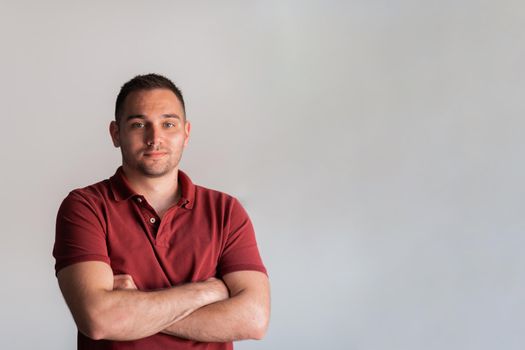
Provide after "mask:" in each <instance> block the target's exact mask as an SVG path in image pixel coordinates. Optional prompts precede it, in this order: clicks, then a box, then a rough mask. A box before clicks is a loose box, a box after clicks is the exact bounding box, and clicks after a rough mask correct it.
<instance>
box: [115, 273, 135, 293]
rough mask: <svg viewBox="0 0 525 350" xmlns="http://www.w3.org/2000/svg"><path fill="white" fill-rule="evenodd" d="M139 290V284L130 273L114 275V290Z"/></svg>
mask: <svg viewBox="0 0 525 350" xmlns="http://www.w3.org/2000/svg"><path fill="white" fill-rule="evenodd" d="M123 289H130V290H137V289H138V288H137V286H136V285H135V282H134V281H133V277H131V276H130V275H114V276H113V290H123Z"/></svg>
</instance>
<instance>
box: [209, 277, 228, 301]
mask: <svg viewBox="0 0 525 350" xmlns="http://www.w3.org/2000/svg"><path fill="white" fill-rule="evenodd" d="M202 283H204V284H206V286H207V287H208V290H209V291H210V293H211V298H212V299H213V300H214V301H213V302H217V301H221V300H225V299H228V298H229V297H230V292H229V291H228V287H226V284H224V282H223V281H222V280H220V279H218V278H215V277H211V278H208V279H207V280H206V281H204V282H202Z"/></svg>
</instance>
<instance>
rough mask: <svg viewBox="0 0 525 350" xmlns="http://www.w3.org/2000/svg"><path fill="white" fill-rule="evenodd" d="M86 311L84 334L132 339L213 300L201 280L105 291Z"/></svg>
mask: <svg viewBox="0 0 525 350" xmlns="http://www.w3.org/2000/svg"><path fill="white" fill-rule="evenodd" d="M98 299H99V300H98V301H96V302H95V303H94V304H95V305H96V306H93V307H92V308H91V310H90V312H89V314H90V315H89V316H90V317H89V319H88V321H89V325H88V327H87V332H88V334H87V335H88V336H91V337H92V338H94V339H109V340H134V339H140V338H144V337H147V336H150V335H153V334H156V333H158V332H160V331H161V330H163V329H165V328H166V327H168V326H169V325H171V324H172V323H174V322H177V321H179V320H181V319H183V318H184V317H186V316H187V315H189V314H190V313H191V312H193V311H194V310H196V309H198V308H200V307H202V306H204V305H207V304H209V303H210V302H213V301H215V300H216V299H215V298H214V297H213V295H212V294H211V293H209V292H208V291H207V289H206V288H205V286H204V284H203V283H191V284H187V285H183V286H179V287H175V288H169V289H165V290H161V291H154V292H142V291H138V290H112V291H105V292H103V293H101V294H100V295H99V296H98Z"/></svg>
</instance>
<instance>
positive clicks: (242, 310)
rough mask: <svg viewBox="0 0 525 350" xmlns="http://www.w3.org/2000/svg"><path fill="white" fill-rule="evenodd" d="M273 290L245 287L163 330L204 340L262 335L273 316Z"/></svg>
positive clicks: (222, 340) (227, 339) (223, 339)
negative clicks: (256, 289)
mask: <svg viewBox="0 0 525 350" xmlns="http://www.w3.org/2000/svg"><path fill="white" fill-rule="evenodd" d="M269 314H270V306H269V293H267V291H266V290H262V291H257V292H255V291H242V292H240V293H238V294H237V295H234V296H232V297H231V298H229V299H226V300H223V301H219V302H216V303H213V304H209V305H206V306H204V307H201V308H199V309H198V310H196V311H194V312H193V313H191V314H190V315H189V316H188V317H186V318H184V319H182V320H180V321H178V322H175V323H173V324H172V325H170V326H169V327H167V328H166V329H165V330H164V331H163V333H166V334H169V335H174V336H177V337H180V338H185V339H191V340H195V341H202V342H228V341H234V340H242V339H261V338H262V337H263V336H264V334H265V332H266V329H267V327H268V322H269V317H270V315H269Z"/></svg>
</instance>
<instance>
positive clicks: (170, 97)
mask: <svg viewBox="0 0 525 350" xmlns="http://www.w3.org/2000/svg"><path fill="white" fill-rule="evenodd" d="M123 112H124V113H123V114H124V116H126V115H130V114H143V115H146V116H149V114H167V113H171V114H177V115H179V116H183V115H184V111H183V108H182V104H181V102H180V101H179V99H178V97H177V96H176V95H175V94H174V93H173V91H171V90H168V89H152V90H138V91H133V92H131V93H130V94H129V95H128V96H126V99H125V100H124V104H123ZM151 116H153V115H151Z"/></svg>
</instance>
